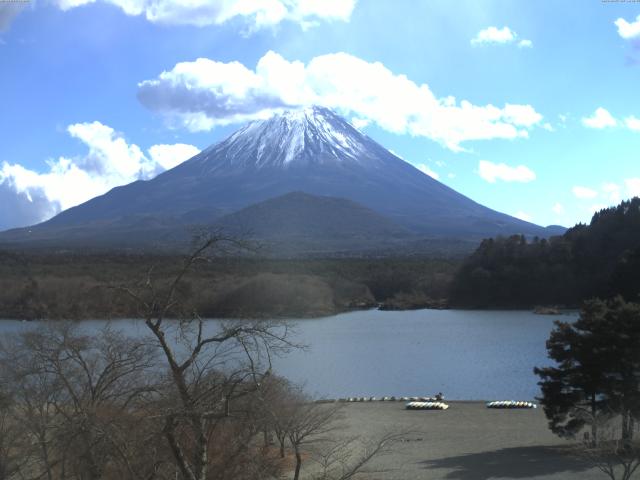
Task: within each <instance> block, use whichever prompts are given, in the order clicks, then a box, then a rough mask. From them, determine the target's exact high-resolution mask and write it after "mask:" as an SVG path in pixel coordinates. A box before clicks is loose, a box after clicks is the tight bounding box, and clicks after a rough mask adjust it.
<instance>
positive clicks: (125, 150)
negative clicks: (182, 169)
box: [0, 122, 198, 228]
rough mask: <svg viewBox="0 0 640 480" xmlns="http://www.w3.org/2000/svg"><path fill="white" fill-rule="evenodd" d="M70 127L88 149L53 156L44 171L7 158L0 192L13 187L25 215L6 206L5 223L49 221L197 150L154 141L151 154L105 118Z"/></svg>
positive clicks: (0, 220)
mask: <svg viewBox="0 0 640 480" xmlns="http://www.w3.org/2000/svg"><path fill="white" fill-rule="evenodd" d="M67 132H68V133H69V135H71V136H72V137H74V138H77V139H79V140H80V141H81V142H83V143H84V144H85V145H86V146H87V147H88V152H87V153H86V154H84V155H82V156H79V157H74V158H67V157H59V158H58V159H57V160H49V161H48V162H47V164H48V170H47V171H46V172H44V173H40V172H36V171H34V170H31V169H28V168H25V167H23V166H22V165H20V164H10V163H7V162H4V163H2V165H1V168H0V192H1V193H0V196H6V195H9V192H11V193H12V194H13V199H14V200H13V203H15V204H19V205H21V208H22V209H23V215H21V217H20V219H21V220H20V221H19V219H15V218H13V217H11V216H10V215H11V212H8V211H4V209H3V211H2V213H0V226H2V227H4V228H10V227H15V226H24V225H27V224H32V223H37V222H40V221H43V220H46V219H47V218H50V217H51V216H53V215H55V214H56V213H58V212H59V211H61V210H66V209H67V208H70V207H73V206H75V205H78V204H80V203H83V202H85V201H87V200H89V199H91V198H93V197H95V196H98V195H102V194H104V193H106V192H108V191H109V190H111V189H112V188H114V187H116V186H119V185H124V184H127V183H130V182H132V181H134V180H139V179H147V178H150V177H153V176H155V175H156V174H157V173H160V172H162V171H164V170H165V169H167V168H169V166H172V165H175V164H177V163H179V162H180V161H183V160H186V159H187V158H188V157H190V156H192V154H193V153H197V152H198V149H197V148H195V147H193V146H191V145H184V144H178V145H154V146H153V147H151V148H150V149H149V155H150V156H149V157H147V156H146V155H144V153H143V152H142V150H141V149H140V147H138V146H137V145H135V144H129V143H127V141H126V140H125V139H124V138H123V137H122V135H121V134H119V133H117V132H116V131H115V130H113V129H112V128H111V127H109V126H107V125H104V124H102V123H100V122H91V123H76V124H73V125H69V127H68V128H67ZM26 202H29V203H26ZM29 206H30V207H31V208H30V209H29V208H27V207H29ZM27 210H29V212H26V211H27Z"/></svg>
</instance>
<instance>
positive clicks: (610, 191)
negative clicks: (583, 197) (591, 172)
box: [602, 183, 622, 204]
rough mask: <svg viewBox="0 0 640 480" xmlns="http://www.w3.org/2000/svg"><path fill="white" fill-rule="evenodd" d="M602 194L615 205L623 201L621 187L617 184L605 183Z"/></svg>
mask: <svg viewBox="0 0 640 480" xmlns="http://www.w3.org/2000/svg"><path fill="white" fill-rule="evenodd" d="M602 192H603V194H604V196H605V197H607V198H608V200H609V201H610V202H611V203H613V204H618V203H620V202H621V201H622V196H621V189H620V185H618V184H616V183H605V184H603V185H602Z"/></svg>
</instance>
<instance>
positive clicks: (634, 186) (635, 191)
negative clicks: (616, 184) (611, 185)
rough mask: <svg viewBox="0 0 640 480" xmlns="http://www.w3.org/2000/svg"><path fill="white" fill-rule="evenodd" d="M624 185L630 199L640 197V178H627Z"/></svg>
mask: <svg viewBox="0 0 640 480" xmlns="http://www.w3.org/2000/svg"><path fill="white" fill-rule="evenodd" d="M624 184H625V186H626V187H627V194H628V195H629V196H630V197H640V178H627V179H626V180H625V181H624Z"/></svg>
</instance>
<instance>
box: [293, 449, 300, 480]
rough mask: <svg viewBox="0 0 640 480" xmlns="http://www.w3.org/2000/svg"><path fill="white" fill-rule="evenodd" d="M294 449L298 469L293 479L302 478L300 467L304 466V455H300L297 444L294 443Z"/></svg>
mask: <svg viewBox="0 0 640 480" xmlns="http://www.w3.org/2000/svg"><path fill="white" fill-rule="evenodd" d="M294 449H295V452H296V471H295V472H294V474H293V480H298V479H299V478H300V468H301V467H302V455H300V450H299V449H298V446H297V445H294Z"/></svg>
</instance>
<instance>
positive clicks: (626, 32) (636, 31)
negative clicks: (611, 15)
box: [614, 15, 640, 40]
mask: <svg viewBox="0 0 640 480" xmlns="http://www.w3.org/2000/svg"><path fill="white" fill-rule="evenodd" d="M614 24H615V26H616V27H618V35H620V36H621V37H622V38H624V39H627V40H628V39H631V38H635V37H640V15H638V16H637V17H636V21H635V22H627V21H626V20H625V19H624V18H618V19H617V20H616V21H615V22H614Z"/></svg>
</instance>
